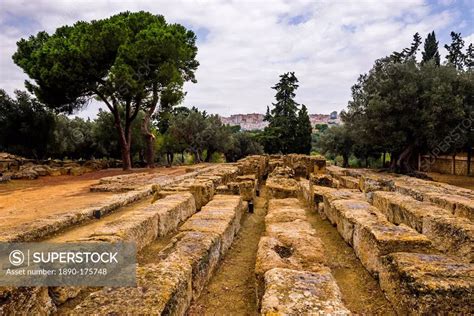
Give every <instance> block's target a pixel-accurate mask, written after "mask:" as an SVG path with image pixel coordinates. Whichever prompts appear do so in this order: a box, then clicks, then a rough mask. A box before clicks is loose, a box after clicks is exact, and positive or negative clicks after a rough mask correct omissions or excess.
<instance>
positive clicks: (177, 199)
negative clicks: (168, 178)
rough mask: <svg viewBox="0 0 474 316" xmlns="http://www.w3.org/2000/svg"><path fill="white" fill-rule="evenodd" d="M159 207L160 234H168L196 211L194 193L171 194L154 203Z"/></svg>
mask: <svg viewBox="0 0 474 316" xmlns="http://www.w3.org/2000/svg"><path fill="white" fill-rule="evenodd" d="M154 206H155V207H156V208H157V209H158V217H159V219H158V236H166V235H167V234H169V233H170V232H171V231H174V230H176V229H177V228H178V225H179V224H180V223H181V222H184V221H185V220H186V219H188V218H189V217H190V216H191V215H192V214H194V213H196V204H195V200H194V197H193V195H192V194H190V193H182V194H174V195H170V196H168V197H166V198H164V199H161V200H158V201H157V202H155V203H154Z"/></svg>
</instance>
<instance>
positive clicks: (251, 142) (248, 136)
mask: <svg viewBox="0 0 474 316" xmlns="http://www.w3.org/2000/svg"><path fill="white" fill-rule="evenodd" d="M259 154H263V147H262V145H260V143H259V142H258V141H257V140H256V136H255V135H254V134H252V133H250V132H236V133H233V134H232V135H231V137H230V142H229V144H228V146H227V148H226V150H225V152H224V155H225V159H226V161H227V162H234V161H237V160H239V159H242V158H244V157H246V156H249V155H259Z"/></svg>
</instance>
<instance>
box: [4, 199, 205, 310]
mask: <svg viewBox="0 0 474 316" xmlns="http://www.w3.org/2000/svg"><path fill="white" fill-rule="evenodd" d="M195 212H196V206H195V202H194V197H193V196H192V195H191V194H190V193H184V194H175V195H171V196H168V197H166V198H164V199H162V200H160V201H158V202H156V203H154V204H152V205H150V206H148V207H143V208H139V209H136V210H134V211H131V212H127V213H125V214H124V215H122V216H121V217H119V218H117V219H116V220H114V221H111V222H109V223H107V225H104V226H103V227H101V229H100V230H98V231H94V232H91V234H90V235H89V236H88V237H85V238H83V239H80V240H71V242H118V241H131V242H135V243H136V245H137V250H140V249H142V248H143V247H145V246H146V245H148V244H150V243H151V242H152V241H153V240H155V239H156V238H157V237H158V236H165V235H167V234H168V233H169V232H171V231H172V230H175V229H176V228H177V227H178V226H179V224H180V223H182V222H183V221H185V220H186V219H187V218H189V217H190V216H191V215H192V214H194V213H195ZM6 290H9V291H10V292H9V293H8V302H7V303H5V304H3V305H2V306H1V307H0V314H6V315H8V314H11V313H22V314H51V313H53V312H54V311H55V310H56V305H59V304H62V303H64V302H65V301H66V300H68V299H70V298H73V297H76V296H77V295H78V294H79V292H80V288H78V287H51V288H49V289H48V288H43V287H36V288H26V289H19V290H18V289H6ZM6 290H5V291H6ZM5 293H6V292H5Z"/></svg>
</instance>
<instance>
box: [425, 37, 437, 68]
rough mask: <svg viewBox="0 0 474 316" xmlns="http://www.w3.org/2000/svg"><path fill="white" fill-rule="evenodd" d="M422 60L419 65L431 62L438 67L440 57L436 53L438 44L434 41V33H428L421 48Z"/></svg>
mask: <svg viewBox="0 0 474 316" xmlns="http://www.w3.org/2000/svg"><path fill="white" fill-rule="evenodd" d="M422 55H423V59H422V61H421V63H422V64H423V63H426V62H429V61H430V60H432V61H433V62H434V63H435V64H436V65H437V66H439V65H440V56H439V51H438V42H437V41H436V35H435V32H434V31H433V32H431V33H428V35H427V36H426V39H425V45H424V47H423V52H422Z"/></svg>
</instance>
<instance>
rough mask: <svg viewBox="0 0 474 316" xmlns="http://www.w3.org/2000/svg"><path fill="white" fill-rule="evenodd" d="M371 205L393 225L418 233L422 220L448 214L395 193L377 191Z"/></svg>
mask: <svg viewBox="0 0 474 316" xmlns="http://www.w3.org/2000/svg"><path fill="white" fill-rule="evenodd" d="M372 203H373V205H374V206H375V207H377V208H378V209H379V210H380V211H381V212H382V213H383V214H384V215H385V216H386V217H387V219H388V220H389V221H390V222H392V223H394V224H397V225H398V224H406V225H408V226H410V227H411V228H413V229H415V230H416V231H418V232H420V233H421V232H422V231H423V218H424V217H425V216H431V215H444V216H449V215H450V214H449V212H448V211H446V210H444V209H442V208H439V207H436V206H435V205H432V204H429V203H423V202H420V201H417V200H415V199H413V198H412V197H410V196H406V195H402V194H400V193H397V192H383V191H377V192H374V193H373V196H372Z"/></svg>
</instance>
